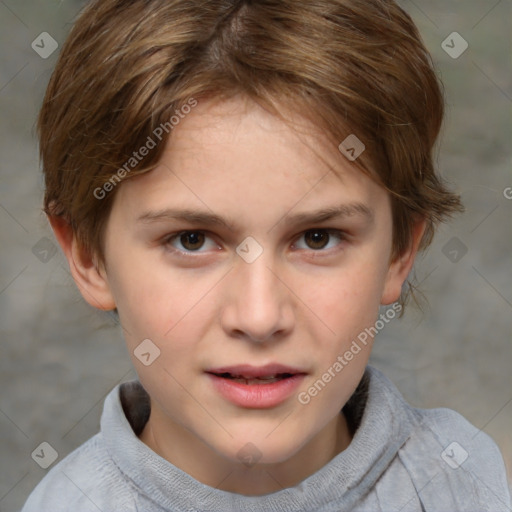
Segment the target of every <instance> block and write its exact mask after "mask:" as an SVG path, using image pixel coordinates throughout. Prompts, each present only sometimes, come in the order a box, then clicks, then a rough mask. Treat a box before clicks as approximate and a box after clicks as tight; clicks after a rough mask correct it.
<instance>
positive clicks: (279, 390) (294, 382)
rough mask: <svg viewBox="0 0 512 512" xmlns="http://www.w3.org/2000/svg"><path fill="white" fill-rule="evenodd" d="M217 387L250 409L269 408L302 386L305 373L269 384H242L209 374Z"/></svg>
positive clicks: (224, 395) (227, 397)
mask: <svg viewBox="0 0 512 512" xmlns="http://www.w3.org/2000/svg"><path fill="white" fill-rule="evenodd" d="M208 376H209V377H210V379H211V381H212V383H213V385H214V386H215V389H216V390H217V391H218V392H219V393H220V394H221V395H222V396H223V397H224V398H226V399H227V400H229V401H230V402H232V403H234V404H235V405H238V406H239V407H246V408H250V409H267V408H270V407H276V406H277V405H279V404H280V403H282V402H284V401H285V400H286V399H287V398H289V397H290V395H292V394H293V392H294V391H296V390H297V388H298V387H299V386H300V384H301V382H302V381H303V379H304V377H305V375H304V374H297V375H294V376H293V377H288V378H287V379H281V380H278V381H276V382H270V383H268V384H242V383H240V382H236V381H234V380H231V379H225V378H223V377H218V376H217V375H213V374H211V373H209V374H208Z"/></svg>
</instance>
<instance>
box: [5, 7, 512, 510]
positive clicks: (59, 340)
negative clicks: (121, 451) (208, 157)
mask: <svg viewBox="0 0 512 512" xmlns="http://www.w3.org/2000/svg"><path fill="white" fill-rule="evenodd" d="M82 3H83V2H79V1H76V0H75V1H71V0H60V1H59V0H54V1H51V2H48V1H43V0H38V1H29V0H0V40H1V50H0V104H1V114H2V115H1V118H0V148H1V149H0V150H1V153H0V154H1V158H0V247H1V255H0V333H1V338H0V339H1V345H0V347H1V349H0V350H1V356H0V387H1V389H2V393H1V397H0V511H16V510H19V509H20V508H21V506H22V504H23V503H24V501H25V499H26V498H27V496H28V495H29V493H30V492H31V490H32V489H33V488H34V486H35V485H36V484H37V483H38V482H39V480H40V479H41V478H42V477H43V476H44V475H45V473H46V472H47V471H48V469H44V468H42V467H40V465H38V464H37V463H36V462H35V461H36V459H37V458H36V457H33V455H32V454H33V453H34V452H35V453H37V452H38V450H39V451H40V449H41V448H40V445H41V443H43V442H47V443H49V444H50V445H51V447H53V449H54V450H55V451H56V452H57V453H56V456H57V459H56V461H59V460H61V459H62V458H64V457H65V456H66V455H67V454H68V453H69V452H71V451H72V450H74V449H75V448H77V447H78V446H79V445H80V444H82V443H83V442H85V441H86V440H87V439H89V438H90V437H91V436H92V435H94V434H95V433H96V432H97V431H98V429H99V418H100V415H101V411H102V406H103V400H104V398H105V396H106V395H107V394H108V393H109V392H110V390H111V389H112V388H113V387H114V386H116V385H117V384H118V383H120V382H122V381H126V380H131V379H134V378H136V374H135V371H134V370H133V369H132V366H131V362H130V359H129V356H128V354H127V353H126V349H125V347H124V342H123V340H122V336H121V331H120V328H119V326H118V325H117V323H116V320H115V318H114V317H113V316H111V315H109V314H107V313H101V312H98V311H95V310H93V309H92V308H91V307H89V306H88V305H87V304H86V303H85V302H84V301H83V300H82V298H81V296H80V295H79V292H78V290H77V289H76V286H75V285H74V282H73V281H72V279H71V277H70V274H69V271H68V268H67V264H66V262H65V259H64V257H63V256H62V255H61V253H60V249H58V247H57V245H56V242H55V240H54V238H53V235H52V233H51V231H50V228H49V226H48V225H47V222H46V219H45V217H44V215H43V214H42V212H41V205H42V193H43V187H42V177H41V173H40V170H39V162H38V152H37V151H38V149H37V141H36V139H35V129H34V127H35V119H36V115H37V112H38V109H39V107H40V104H41V101H42V97H43V94H44V91H45V87H46V85H47V82H48V80H49V77H50V74H51V71H52V69H53V66H54V65H55V62H56V59H57V56H58V53H59V50H60V47H61V46H62V43H63V42H64V40H65V37H66V34H67V33H68V31H69V29H70V27H71V24H72V22H73V19H74V18H75V16H76V14H77V13H78V11H79V9H80V8H81V5H82ZM511 3H512V2H511V0H499V1H498V0H464V1H462V0H458V1H456V0H416V1H409V0H403V1H401V2H400V5H402V6H403V7H404V9H405V10H406V11H407V12H409V13H410V14H411V15H412V17H413V18H414V20H415V21H416V23H417V24H418V27H419V29H420V32H421V33H422V35H423V38H424V40H425V43H426V45H427V47H428V48H429V50H430V51H431V53H432V55H433V58H434V61H435V64H436V67H437V69H438V71H439V74H440V76H441V78H442V80H443V82H444V84H445V88H446V100H447V116H446V122H445V126H444V130H443V134H442V139H441V150H440V152H439V158H438V160H439V166H440V168H441V171H442V174H443V176H444V177H445V178H446V179H447V180H448V181H449V182H450V183H451V184H452V188H453V189H454V190H456V191H458V192H459V193H460V194H461V195H462V199H463V201H464V203H465V205H466V208H467V212H466V213H465V214H464V215H461V216H458V217H457V218H456V219H455V220H454V221H452V222H451V223H450V224H449V225H446V226H443V227H442V228H441V229H440V231H439V232H438V234H437V235H436V238H435V240H434V243H433V245H432V246H431V248H430V249H429V250H428V252H427V253H426V254H425V255H423V256H422V257H421V258H419V259H418V261H417V264H416V270H415V272H416V276H417V280H418V282H420V288H421V289H422V291H423V292H424V293H425V295H426V297H427V299H428V302H429V306H428V307H426V308H425V310H424V312H423V313H420V312H417V311H415V310H414V309H412V308H409V310H408V311H406V314H405V317H404V318H403V319H401V320H397V319H395V320H393V321H392V322H391V323H389V324H388V325H387V326H386V327H385V329H384V330H383V331H382V332H381V333H380V334H379V336H378V338H377V340H376V342H375V348H374V352H373V354H372V358H371V363H372V364H373V365H374V366H376V367H377V368H379V369H381V370H382V371H384V373H385V374H386V375H387V376H388V377H389V378H390V379H391V380H392V381H393V382H394V383H395V384H396V385H397V387H398V388H399V389H400V391H401V392H402V393H403V395H404V396H405V398H406V399H407V400H408V401H409V402H410V403H411V404H412V405H414V406H416V407H422V408H432V407H449V408H452V409H455V410H456V411H458V412H460V413H461V414H463V415H464V416H465V417H466V418H467V419H468V420H469V421H470V422H471V423H473V424H474V425H475V426H476V427H477V428H479V429H482V430H483V431H485V432H486V433H488V434H489V435H490V436H491V437H492V438H493V439H494V440H495V441H496V443H497V444H498V445H499V447H500V448H501V450H502V453H503V456H504V459H505V463H506V465H507V469H508V472H509V480H510V477H511V476H512V271H511V262H512V257H511V254H512V236H511V235H512V222H511V219H512V215H511V214H512V173H511V152H512V150H511V147H512V144H511V142H512V138H511V135H512V133H511V132H512V129H511V128H512V122H511V104H512V73H511V68H512V66H511V60H510V55H511V20H512V17H511V10H512V9H511V7H512V5H511ZM454 32H456V34H454ZM57 45H58V47H57ZM454 440H456V433H455V432H454ZM43 446H46V445H43ZM470 456H471V454H470ZM50 467H51V466H50ZM510 481H512V480H510Z"/></svg>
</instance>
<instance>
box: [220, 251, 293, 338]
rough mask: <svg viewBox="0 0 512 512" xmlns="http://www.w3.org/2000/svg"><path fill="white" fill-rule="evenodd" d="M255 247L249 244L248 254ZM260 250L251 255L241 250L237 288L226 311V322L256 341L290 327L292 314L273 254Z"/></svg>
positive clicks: (235, 287) (226, 324)
mask: <svg viewBox="0 0 512 512" xmlns="http://www.w3.org/2000/svg"><path fill="white" fill-rule="evenodd" d="M241 246H242V248H243V245H242V244H241ZM246 248H247V247H246ZM254 249H255V247H254V246H253V247H251V246H250V245H249V251H248V252H247V253H245V254H248V253H249V254H250V253H251V251H254ZM262 249H263V248H262ZM237 252H239V250H238V249H237ZM258 252H259V254H258V255H257V256H255V253H254V252H252V254H251V256H252V257H251V258H246V257H244V253H242V255H241V256H240V258H239V259H238V260H237V261H236V264H235V268H234V274H233V277H234V282H232V285H233V286H234V288H233V289H232V293H230V294H229V295H230V297H231V299H230V301H229V302H228V304H227V305H226V307H227V310H226V311H225V312H224V326H225V328H228V329H229V330H235V331H241V332H243V333H244V334H245V335H247V336H248V337H249V338H251V339H252V340H253V341H264V340H266V339H268V338H270V337H271V336H272V335H273V334H274V333H275V332H277V331H283V330H286V329H288V328H289V327H290V325H291V324H290V322H291V321H292V317H291V312H290V308H289V304H287V300H288V299H287V289H286V287H283V285H282V283H281V282H280V280H279V279H278V278H277V277H276V274H277V272H276V261H275V256H274V254H273V253H272V252H271V251H269V250H261V251H258ZM239 255H240V254H239Z"/></svg>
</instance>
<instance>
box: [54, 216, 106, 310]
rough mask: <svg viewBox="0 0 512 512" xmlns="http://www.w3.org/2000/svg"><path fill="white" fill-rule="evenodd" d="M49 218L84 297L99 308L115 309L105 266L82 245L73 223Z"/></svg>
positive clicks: (57, 218) (59, 218)
mask: <svg viewBox="0 0 512 512" xmlns="http://www.w3.org/2000/svg"><path fill="white" fill-rule="evenodd" d="M48 220H49V221H50V224H51V226H52V229H53V232H54V233H55V237H56V238H57V241H58V242H59V245H60V246H61V248H62V250H63V252H64V255H65V256H66V259H67V260H68V264H69V269H70V271H71V275H72V276H73V279H74V280H75V283H76V285H77V286H78V289H79V290H80V293H81V294H82V296H83V298H84V299H85V300H86V301H87V302H88V303H89V304H90V305H91V306H93V307H95V308H97V309H101V310H104V311H109V310H111V309H114V308H115V307H116V304H115V301H114V297H113V296H112V293H111V291H110V286H109V283H108V280H107V274H106V271H105V268H104V266H103V265H101V267H100V266H99V265H98V264H97V262H96V259H95V258H94V257H93V256H91V255H90V254H89V253H87V252H86V251H85V250H84V249H83V248H81V247H80V244H79V243H78V241H77V238H76V235H75V233H74V232H73V229H72V227H71V225H70V224H69V223H68V222H67V221H66V220H64V219H63V218H62V217H56V216H48Z"/></svg>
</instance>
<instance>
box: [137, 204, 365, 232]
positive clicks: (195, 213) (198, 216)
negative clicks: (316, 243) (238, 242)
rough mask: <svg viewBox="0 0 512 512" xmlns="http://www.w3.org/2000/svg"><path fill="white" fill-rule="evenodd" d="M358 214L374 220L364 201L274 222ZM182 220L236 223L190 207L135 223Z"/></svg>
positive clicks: (148, 215) (233, 227)
mask: <svg viewBox="0 0 512 512" xmlns="http://www.w3.org/2000/svg"><path fill="white" fill-rule="evenodd" d="M353 216H359V217H363V218H364V219H365V220H366V221H367V222H368V223H372V222H373V220H374V217H375V215H374V211H373V210H372V209H371V208H370V207H368V206H367V205H365V204H364V203H348V204H341V205H335V206H329V207H326V208H321V209H319V210H314V211H311V212H301V213H295V214H293V215H290V214H286V215H284V216H283V217H282V218H281V220H279V221H278V222H277V223H276V224H279V223H280V222H281V221H283V219H285V223H286V224H290V225H297V224H315V223H319V222H325V221H327V220H334V219H342V218H345V217H353ZM169 220H174V221H182V222H187V223H189V224H201V225H204V226H207V227H208V226H220V227H224V228H227V229H229V230H230V231H235V230H236V223H235V222H234V221H233V220H232V219H225V218H223V217H221V216H220V215H217V214H215V213H213V212H208V211H200V210H191V209H187V208H185V209H172V208H167V209H164V210H156V211H147V212H144V213H142V214H141V215H140V216H139V217H137V220H136V222H137V223H143V224H152V223H157V222H164V221H169Z"/></svg>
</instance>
